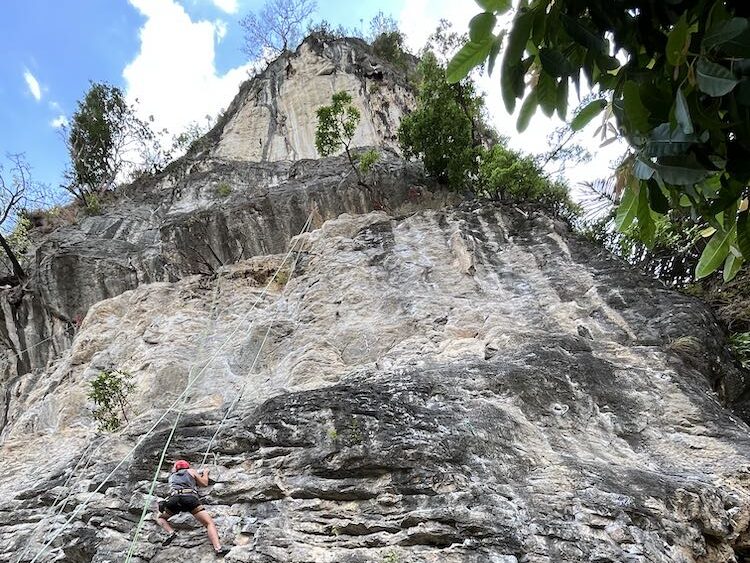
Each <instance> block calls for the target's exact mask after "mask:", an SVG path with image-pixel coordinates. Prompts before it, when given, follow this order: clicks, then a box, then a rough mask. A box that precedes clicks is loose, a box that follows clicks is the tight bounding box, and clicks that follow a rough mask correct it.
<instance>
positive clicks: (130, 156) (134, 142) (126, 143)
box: [63, 82, 154, 205]
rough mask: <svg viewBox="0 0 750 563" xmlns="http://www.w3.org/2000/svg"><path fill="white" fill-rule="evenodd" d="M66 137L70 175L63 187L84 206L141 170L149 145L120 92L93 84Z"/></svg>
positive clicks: (150, 136)
mask: <svg viewBox="0 0 750 563" xmlns="http://www.w3.org/2000/svg"><path fill="white" fill-rule="evenodd" d="M67 133H68V136H67V146H68V153H69V155H70V170H69V171H68V173H67V179H68V183H67V184H66V185H64V186H63V187H64V188H65V189H66V190H68V191H69V192H70V193H72V194H73V195H74V196H75V197H76V199H78V200H79V201H80V202H81V203H82V204H84V205H88V203H89V197H90V196H91V195H96V194H101V193H103V192H106V191H108V190H111V189H113V188H114V187H115V182H116V181H118V179H125V176H127V175H128V174H129V173H131V172H133V171H135V169H136V168H138V167H139V166H141V165H142V164H143V159H144V154H146V153H148V152H150V151H149V145H150V144H152V143H153V142H154V134H153V132H152V131H151V129H150V128H149V126H148V124H146V123H145V122H144V121H141V120H140V119H139V118H138V117H137V116H136V113H135V109H134V108H133V106H131V105H129V104H128V103H127V102H126V101H125V97H124V95H123V93H122V91H121V90H120V89H119V88H117V87H116V86H111V85H109V84H105V83H96V82H95V83H92V84H91V87H90V88H89V90H88V92H87V93H86V95H85V96H84V98H83V99H82V100H81V101H79V102H78V108H77V109H76V111H75V113H74V114H73V117H72V119H71V122H70V128H69V130H68V131H67Z"/></svg>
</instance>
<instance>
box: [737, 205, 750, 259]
mask: <svg viewBox="0 0 750 563" xmlns="http://www.w3.org/2000/svg"><path fill="white" fill-rule="evenodd" d="M737 246H738V248H739V249H740V252H742V256H744V257H745V260H750V211H748V210H747V209H746V210H745V211H742V212H740V214H739V215H737Z"/></svg>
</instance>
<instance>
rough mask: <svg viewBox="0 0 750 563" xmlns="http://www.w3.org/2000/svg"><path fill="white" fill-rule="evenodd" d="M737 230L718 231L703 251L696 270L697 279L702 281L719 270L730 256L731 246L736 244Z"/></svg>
mask: <svg viewBox="0 0 750 563" xmlns="http://www.w3.org/2000/svg"><path fill="white" fill-rule="evenodd" d="M734 238H735V230H734V229H730V230H729V231H723V230H722V231H716V232H715V233H714V235H713V236H712V237H711V240H709V241H708V244H707V245H706V248H704V249H703V253H702V254H701V257H700V259H699V260H698V266H697V267H696V268H695V278H696V279H701V278H705V277H706V276H708V275H710V274H712V273H713V272H715V271H716V270H718V269H719V266H721V264H722V263H723V262H724V260H725V259H726V257H727V254H729V245H730V244H732V242H734Z"/></svg>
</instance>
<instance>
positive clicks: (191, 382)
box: [30, 211, 313, 563]
mask: <svg viewBox="0 0 750 563" xmlns="http://www.w3.org/2000/svg"><path fill="white" fill-rule="evenodd" d="M312 217H313V211H311V212H310V215H309V216H308V218H307V221H306V222H305V224H304V226H303V227H302V230H301V231H300V233H299V234H300V235H301V234H302V233H303V232H304V231H305V230H307V228H308V227H309V225H310V223H311V222H312ZM298 236H299V235H298ZM296 242H298V241H295V244H296ZM293 251H294V245H292V246H291V247H290V248H289V251H288V252H287V253H286V256H284V259H283V260H282V262H281V264H280V265H279V267H278V269H277V270H276V273H275V274H274V275H273V277H271V279H270V280H269V282H268V284H266V286H265V287H264V288H263V291H262V292H261V293H260V295H259V296H258V298H257V299H256V301H255V303H253V306H252V307H251V308H250V309H249V310H248V311H247V313H245V315H243V318H242V319H241V320H240V321H239V323H238V324H237V327H236V328H235V329H234V330H233V331H232V332H231V333H230V335H229V336H228V337H227V338H226V340H225V341H224V342H223V343H222V344H221V345H220V346H219V348H218V349H217V350H216V352H215V353H214V354H213V355H212V356H211V358H209V360H208V362H206V364H205V365H204V366H203V368H201V370H200V371H199V372H198V374H197V375H196V376H195V377H194V378H193V379H191V380H189V381H188V383H187V385H186V386H185V389H184V390H183V391H182V393H180V395H179V396H178V397H177V398H176V399H175V400H174V401H173V402H172V404H171V405H169V407H168V408H167V410H166V411H164V413H163V414H162V415H161V416H160V417H159V418H158V419H157V421H156V422H154V424H152V425H151V427H150V428H149V429H148V430H147V431H146V433H145V434H144V435H143V436H141V438H140V439H139V440H138V441H137V442H136V444H135V445H134V446H133V447H132V448H131V449H130V450H129V451H128V452H127V453H126V454H125V456H124V457H123V458H122V459H121V460H120V461H119V463H118V464H117V465H115V467H114V468H113V469H112V470H111V471H110V472H109V473H108V474H107V476H106V477H105V478H104V479H103V480H102V482H101V483H100V484H99V486H97V487H96V489H94V490H93V491H92V492H91V493H89V495H88V496H87V497H86V499H85V500H84V501H83V502H82V503H81V504H79V505H78V506H77V507H76V508H75V510H74V511H73V512H72V513H71V515H70V516H69V517H68V519H67V520H66V521H65V522H64V523H63V524H62V526H61V527H60V528H59V529H58V530H57V531H56V532H55V533H54V534H52V537H50V538H49V540H47V542H46V543H45V544H44V545H43V546H42V548H41V549H40V550H39V552H38V553H37V554H36V555H35V556H34V558H33V559H32V560H31V562H30V563H35V562H36V561H38V559H39V557H41V556H42V555H43V554H44V552H45V551H46V550H47V548H49V546H50V545H51V544H52V542H53V541H55V539H57V538H58V537H59V536H60V534H62V533H63V532H64V531H65V529H66V528H67V527H68V526H69V525H70V524H71V523H72V522H73V520H74V519H75V518H77V517H78V515H79V514H80V513H81V511H83V509H84V508H86V506H88V504H89V503H90V502H91V501H92V500H93V498H94V496H95V495H97V494H98V493H99V491H101V490H102V488H103V487H104V485H105V484H106V483H107V482H108V481H109V479H110V478H111V477H112V476H113V475H114V474H115V473H116V472H117V471H118V470H119V469H120V467H122V466H123V464H124V463H125V462H126V461H127V460H128V459H129V458H130V456H131V455H133V454H134V453H135V452H136V451H137V450H138V448H140V446H141V445H142V444H143V443H144V442H145V441H146V439H147V438H148V437H149V436H150V435H151V433H152V432H153V431H154V430H155V429H156V428H157V427H158V426H159V424H161V422H162V421H163V420H164V419H165V418H166V417H167V415H168V414H169V413H170V412H172V411H173V410H174V408H175V407H176V406H177V404H178V403H179V402H180V401H181V400H182V399H183V398H184V397H185V396H186V395H187V394H188V392H189V391H190V389H192V387H193V385H194V384H195V383H196V382H197V381H198V380H199V379H200V378H201V377H202V376H203V374H204V373H205V371H206V369H207V368H208V366H209V365H211V363H212V362H213V361H214V360H215V359H216V358H217V357H218V356H219V354H220V353H221V352H222V351H223V350H224V348H225V347H226V345H227V344H228V343H229V342H230V341H231V340H232V338H234V336H235V335H236V334H237V332H239V330H240V327H241V326H242V323H244V322H245V321H246V320H247V319H248V318H249V317H250V315H251V314H252V312H253V311H254V310H255V308H256V307H257V305H258V303H260V301H261V300H262V299H263V298H264V297H265V295H266V294H267V293H268V290H269V289H270V287H271V284H272V283H273V281H274V280H275V279H276V277H277V276H278V274H279V273H280V272H281V269H282V268H283V266H284V264H285V263H286V261H287V260H288V259H289V257H290V256H291V254H292V252H293Z"/></svg>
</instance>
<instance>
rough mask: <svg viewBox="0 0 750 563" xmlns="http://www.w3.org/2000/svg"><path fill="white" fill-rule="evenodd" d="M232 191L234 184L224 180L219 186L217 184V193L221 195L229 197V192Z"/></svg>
mask: <svg viewBox="0 0 750 563" xmlns="http://www.w3.org/2000/svg"><path fill="white" fill-rule="evenodd" d="M231 193H232V186H230V185H229V184H228V183H226V182H222V183H221V184H219V185H218V186H216V195H218V196H219V197H229V194H231Z"/></svg>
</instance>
